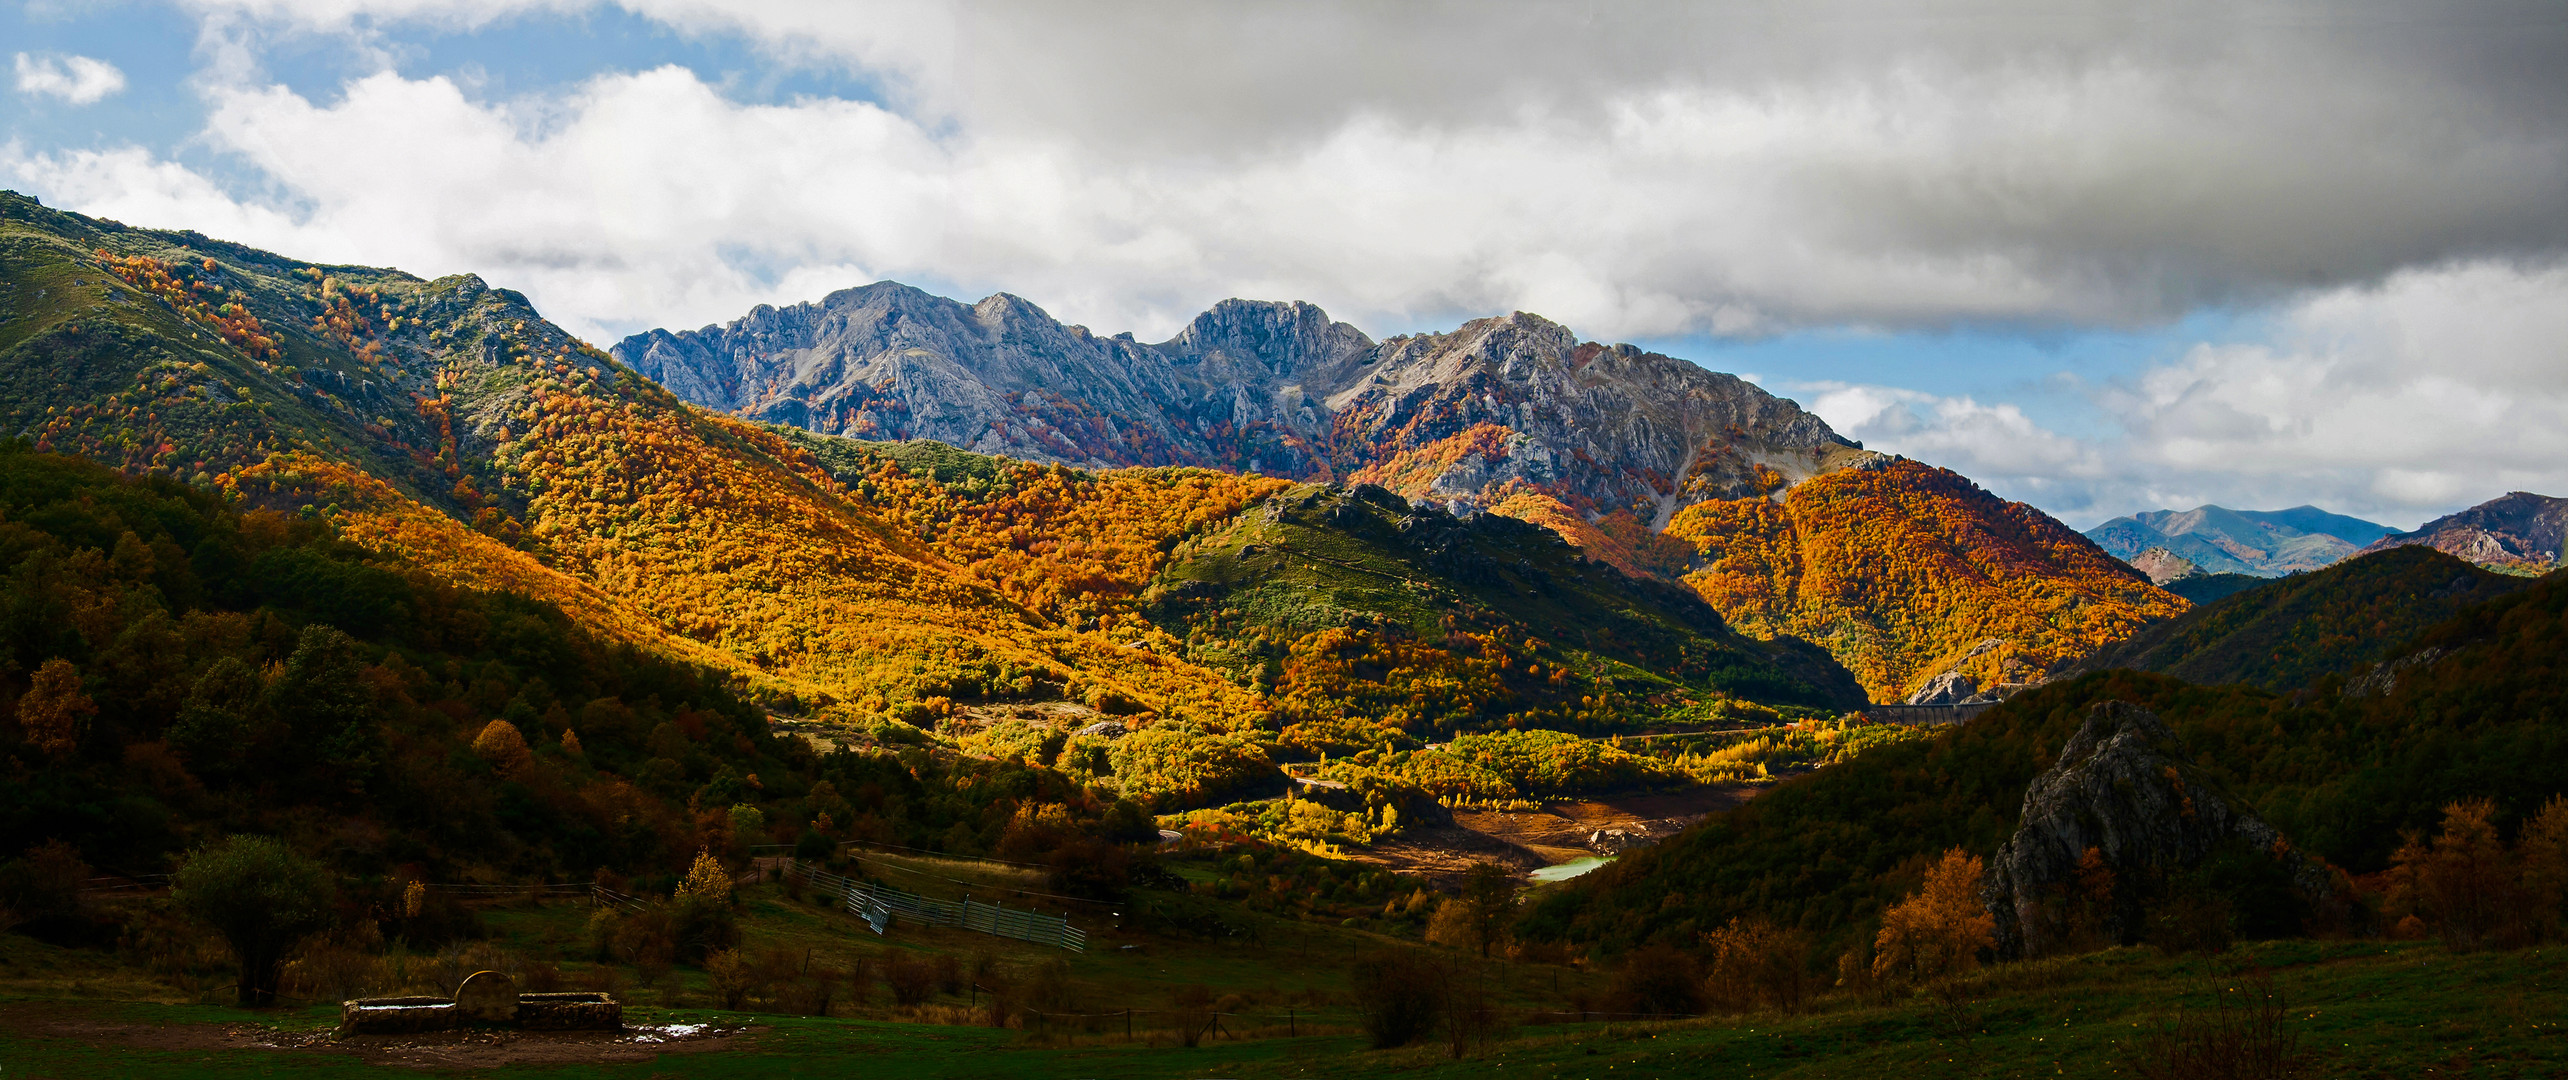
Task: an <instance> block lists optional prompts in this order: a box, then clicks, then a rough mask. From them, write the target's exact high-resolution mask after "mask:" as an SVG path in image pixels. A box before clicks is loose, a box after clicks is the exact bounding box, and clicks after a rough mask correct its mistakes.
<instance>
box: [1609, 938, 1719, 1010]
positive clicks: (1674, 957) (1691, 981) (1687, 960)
mask: <svg viewBox="0 0 2568 1080" xmlns="http://www.w3.org/2000/svg"><path fill="white" fill-rule="evenodd" d="M1605 1000H1606V1008H1607V1009H1608V1010H1609V1011H1612V1012H1627V1013H1650V1014H1656V1015H1673V1016H1694V1015H1698V1014H1700V1013H1701V1012H1702V1011H1703V969H1702V968H1701V967H1699V966H1697V965H1696V964H1695V962H1694V958H1693V957H1691V956H1688V955H1686V954H1685V953H1684V952H1683V951H1681V950H1678V949H1677V948H1675V947H1674V946H1670V945H1645V946H1642V947H1641V948H1638V949H1634V950H1632V953H1631V955H1629V956H1626V957H1624V958H1623V966H1622V968H1621V969H1620V970H1618V971H1616V972H1615V973H1614V982H1613V985H1612V987H1611V988H1609V989H1608V990H1607V991H1606V996H1605Z"/></svg>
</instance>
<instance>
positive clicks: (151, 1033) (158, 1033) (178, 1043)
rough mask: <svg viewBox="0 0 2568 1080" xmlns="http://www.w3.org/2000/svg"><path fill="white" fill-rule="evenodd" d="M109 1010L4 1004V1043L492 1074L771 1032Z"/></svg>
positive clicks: (734, 1041)
mask: <svg viewBox="0 0 2568 1080" xmlns="http://www.w3.org/2000/svg"><path fill="white" fill-rule="evenodd" d="M112 1009H113V1006H103V1007H98V1006H81V1005H74V1004H67V1003H27V1004H13V1005H0V1035H8V1036H27V1037H34V1038H52V1039H76V1040H79V1041H82V1042H88V1043H110V1044H114V1045H118V1046H131V1047H136V1048H139V1049H145V1050H272V1051H276V1052H279V1053H323V1054H347V1055H351V1056H354V1057H357V1058H361V1059H363V1060H364V1061H365V1062H366V1064H369V1065H397V1066H408V1067H411V1068H428V1069H487V1068H495V1067H498V1066H501V1065H582V1064H616V1063H630V1062H640V1061H649V1060H651V1059H653V1058H656V1057H659V1056H660V1055H662V1054H701V1053H709V1052H713V1051H717V1050H730V1049H734V1048H737V1047H741V1046H744V1045H746V1044H747V1043H748V1042H749V1041H750V1040H752V1039H753V1038H754V1037H755V1036H756V1035H757V1034H758V1033H759V1032H761V1031H764V1030H766V1029H765V1028H762V1027H743V1026H741V1025H737V1024H734V1025H730V1026H726V1027H716V1026H713V1025H709V1024H664V1025H635V1026H630V1027H627V1028H625V1029H624V1030H623V1031H551V1032H538V1031H442V1032H435V1033H432V1034H423V1035H358V1036H352V1037H349V1038H346V1039H339V1040H335V1041H334V1040H332V1039H331V1038H330V1033H329V1032H327V1031H286V1030H283V1029H280V1028H275V1027H270V1026H268V1025H265V1024H257V1023H210V1024H186V1023H176V1024H172V1023H161V1024H152V1023H140V1022H135V1021H127V1020H116V1019H111V1018H109V1017H108V1016H102V1015H101V1013H111V1015H112Z"/></svg>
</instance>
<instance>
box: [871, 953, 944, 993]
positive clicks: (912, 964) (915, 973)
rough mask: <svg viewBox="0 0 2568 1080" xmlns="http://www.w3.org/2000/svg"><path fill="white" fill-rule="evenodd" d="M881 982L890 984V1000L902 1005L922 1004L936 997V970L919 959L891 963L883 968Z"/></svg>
mask: <svg viewBox="0 0 2568 1080" xmlns="http://www.w3.org/2000/svg"><path fill="white" fill-rule="evenodd" d="M883 981H884V982H886V983H889V984H891V987H892V1000H893V1001H895V1002H897V1003H899V1004H902V1005H919V1004H924V1003H925V1002H926V1001H927V999H929V998H931V997H934V996H936V968H935V966H934V965H932V964H930V963H928V962H927V961H926V960H924V959H921V958H919V957H915V956H904V957H901V958H899V959H896V960H894V961H892V962H891V963H890V964H888V965H886V966H885V967H884V968H883Z"/></svg>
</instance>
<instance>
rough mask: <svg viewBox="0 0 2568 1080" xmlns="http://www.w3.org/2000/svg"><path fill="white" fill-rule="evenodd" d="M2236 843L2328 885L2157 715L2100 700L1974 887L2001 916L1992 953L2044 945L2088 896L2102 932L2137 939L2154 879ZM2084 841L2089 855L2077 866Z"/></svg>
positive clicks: (2328, 887) (2300, 877)
mask: <svg viewBox="0 0 2568 1080" xmlns="http://www.w3.org/2000/svg"><path fill="white" fill-rule="evenodd" d="M2233 847H2234V848H2243V849H2246V850H2251V851H2254V852H2260V853H2263V854H2264V855H2265V856H2267V857H2270V858H2273V859H2275V860H2278V861H2279V862H2281V863H2282V864H2283V868H2284V869H2285V871H2286V872H2287V873H2288V874H2289V876H2290V878H2291V880H2292V884H2293V887H2294V889H2296V890H2298V891H2299V892H2300V893H2302V894H2303V895H2304V896H2305V897H2308V898H2311V899H2320V898H2325V897H2328V896H2330V895H2331V894H2332V893H2333V892H2334V885H2333V879H2332V877H2331V875H2330V872H2329V871H2328V869H2327V867H2326V866H2325V865H2324V864H2323V863H2321V862H2319V861H2318V860H2316V859H2313V858H2309V857H2307V856H2304V855H2302V854H2301V853H2299V852H2298V851H2296V850H2294V849H2293V848H2292V846H2291V845H2290V843H2289V842H2287V841H2286V840H2284V838H2283V836H2282V834H2281V833H2279V832H2277V831H2275V829H2274V827H2273V826H2272V825H2269V824H2267V823H2266V822H2265V820H2264V819H2263V818H2260V817H2258V816H2256V812H2255V811H2254V810H2253V809H2250V808H2249V807H2248V806H2247V805H2246V804H2244V803H2241V802H2239V801H2237V800H2236V799H2234V798H2232V797H2230V796H2229V795H2227V794H2226V793H2224V792H2222V791H2221V790H2220V789H2219V787H2218V785H2216V784H2214V783H2212V782H2211V781H2210V780H2209V778H2207V777H2206V776H2204V775H2203V773H2202V770H2201V769H2200V768H2199V767H2198V766H2196V765H2195V764H2194V761H2193V759H2192V757H2190V756H2189V755H2188V754H2187V752H2186V749H2185V745H2184V741H2183V740H2182V739H2180V738H2178V737H2177V736H2176V733H2175V732H2173V731H2171V730H2169V729H2168V727H2167V725H2166V724H2165V723H2164V722H2163V721H2161V720H2159V719H2158V717H2157V714H2155V713H2152V712H2150V711H2149V710H2147V709H2143V708H2141V707H2139V706H2137V705H2133V704H2130V703H2128V702H2121V701H2107V702H2102V703H2099V704H2097V705H2096V706H2095V707H2094V708H2093V709H2092V710H2090V711H2089V712H2088V714H2087V718H2086V722H2085V723H2084V724H2082V725H2080V726H2079V728H2078V731H2077V734H2076V735H2074V736H2072V737H2070V739H2069V742H2068V745H2067V747H2066V748H2064V749H2062V750H2061V751H2060V759H2059V761H2058V762H2056V763H2054V764H2053V765H2052V766H2051V767H2050V768H2049V769H2046V770H2044V771H2043V772H2042V774H2041V775H2040V776H2037V777H2035V778H2034V780H2033V783H2032V785H2031V786H2029V787H2027V788H2026V789H2025V791H2024V814H2023V822H2022V824H2021V825H2020V826H2018V827H2017V829H2016V832H2015V836H2014V838H2013V839H2010V840H2008V841H2007V842H2006V844H2005V845H2004V846H2002V847H2000V848H1998V850H1997V855H1996V857H1995V858H1993V859H1991V860H1990V862H1989V870H1988V879H1987V882H1986V884H1985V886H1984V887H1983V889H1982V892H1981V897H1982V899H1984V900H1985V901H1986V902H1987V903H1988V908H1989V911H1990V913H1992V914H1993V915H1995V916H1996V917H1997V941H1998V946H1997V951H1998V953H1999V955H2000V956H2003V957H2007V958H2016V957H2021V956H2025V955H2039V954H2041V953H2043V952H2046V951H2049V950H2050V949H2051V948H2053V947H2055V946H2056V945H2057V944H2059V942H2060V941H2061V939H2062V938H2063V937H2064V936H2065V935H2066V934H2067V933H2069V931H2070V927H2069V924H2070V923H2071V922H2073V921H2074V920H2073V918H2072V917H2071V910H2070V909H2071V908H2073V907H2075V906H2076V905H2078V904H2080V903H2082V902H2083V903H2093V904H2095V905H2096V909H2097V916H2098V922H2099V923H2100V925H2099V926H2097V927H2096V929H2098V930H2100V931H2101V932H2102V934H2103V936H2105V937H2106V938H2108V939H2113V940H2120V941H2124V942H2129V941H2132V940H2135V939H2136V938H2137V936H2138V932H2139V918H2140V916H2141V909H2142V907H2143V905H2144V904H2145V903H2146V902H2147V900H2148V899H2149V895H2148V890H2149V888H2150V886H2151V884H2152V883H2156V882H2164V881H2166V880H2168V879H2170V878H2171V877H2174V876H2176V875H2178V874H2180V873H2182V872H2183V871H2186V870H2189V869H2192V868H2194V867H2196V866H2198V865H2200V864H2201V863H2202V862H2203V861H2204V860H2206V859H2208V858H2210V857H2212V856H2213V854H2214V853H2215V852H2218V851H2220V850H2222V849H2224V848H2233ZM2089 849H2093V850H2094V851H2095V852H2096V857H2095V858H2094V859H2092V860H2089V861H2088V864H2087V865H2086V866H2085V867H2083V868H2082V867H2081V865H2080V864H2081V860H2084V859H2087V858H2088V857H2087V852H2088V850H2089ZM2099 870H2101V871H2103V873H2098V871H2099ZM2099 889H2101V890H2103V891H2105V892H2106V893H2107V895H2101V896H2099V895H2094V893H2095V892H2096V891H2098V890H2099Z"/></svg>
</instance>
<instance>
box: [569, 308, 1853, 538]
mask: <svg viewBox="0 0 2568 1080" xmlns="http://www.w3.org/2000/svg"><path fill="white" fill-rule="evenodd" d="M614 352H615V355H616V356H617V358H618V359H621V360H623V361H624V362H625V363H627V364H630V365H632V366H633V367H634V368H635V369H636V370H638V371H640V372H641V373H643V374H644V375H647V376H649V377H651V378H653V379H655V380H658V381H659V382H660V383H661V385H663V386H666V387H667V388H669V389H670V390H671V391H672V392H674V393H676V394H677V395H678V396H680V397H682V398H685V399H687V400H689V401H692V402H694V403H696V404H699V405H703V406H706V407H708V408H712V409H718V410H721V411H724V412H730V413H735V414H738V415H741V416H746V417H751V418H754V419H759V420H766V421H771V422H775V423H783V424H791V425H794V426H797V427H803V428H808V429H810V430H813V431H818V432H822V433H824V434H833V435H850V436H857V437H862V438H869V439H935V440H938V441H941V442H946V443H950V444H953V445H955V446H960V447H963V448H966V449H970V450H975V451H979V452H983V453H992V454H1003V455H1006V456H1010V457H1018V458H1026V459H1031V460H1038V461H1059V462H1064V463H1068V464H1074V465H1083V466H1123V465H1201V466H1208V467H1215V468H1222V469H1230V470H1245V471H1254V472H1262V473H1266V474H1269V475H1274V476H1284V477H1290V478H1295V479H1312V480H1345V479H1354V480H1360V481H1372V482H1377V483H1380V484H1382V485H1384V486H1385V487H1388V488H1390V489H1392V490H1394V491H1397V492H1399V493H1400V494H1402V495H1404V496H1408V497H1410V498H1413V499H1416V498H1427V499H1434V500H1436V501H1438V502H1442V503H1445V504H1447V505H1449V506H1454V507H1456V508H1457V509H1462V508H1466V507H1480V506H1485V505H1488V504H1490V503H1493V502H1496V501H1499V500H1500V499H1503V498H1505V497H1506V495H1505V493H1511V492H1515V491H1520V490H1526V489H1531V490H1534V491H1539V492H1542V493H1544V494H1549V495H1552V496H1554V497H1556V498H1558V499H1559V500H1560V501H1561V502H1562V503H1564V504H1566V505H1568V506H1570V507H1572V508H1574V509H1576V510H1577V511H1579V512H1581V513H1582V514H1586V515H1589V516H1591V517H1595V516H1602V515H1604V514H1608V513H1613V512H1616V511H1627V512H1629V513H1631V514H1632V515H1633V516H1634V517H1636V518H1637V519H1639V520H1640V521H1641V522H1643V523H1646V524H1648V525H1650V526H1652V527H1664V526H1665V525H1666V523H1667V520H1668V518H1669V516H1670V515H1672V514H1674V513H1675V512H1676V511H1677V510H1681V509H1683V508H1684V507H1686V506H1689V505H1692V504H1694V503H1696V502H1701V501H1703V500H1706V499H1715V498H1740V497H1747V496H1754V495H1761V494H1765V493H1767V492H1768V491H1771V490H1773V488H1774V487H1775V486H1776V485H1778V484H1783V483H1789V482H1792V481H1796V480H1799V479H1802V478H1805V477H1807V476H1810V475H1813V474H1815V473H1818V472H1821V471H1824V470H1826V469H1828V468H1832V467H1835V466H1839V465H1843V464H1846V463H1849V462H1852V461H1857V460H1861V459H1863V458H1864V457H1866V456H1867V455H1865V454H1864V452H1863V451H1862V450H1861V448H1860V447H1859V446H1857V445H1856V444H1855V443H1853V442H1850V441H1848V440H1846V439H1844V438H1841V437H1839V436H1838V435H1837V433H1836V432H1834V431H1832V430H1830V429H1829V427H1828V425H1827V424H1826V423H1825V422H1823V421H1821V420H1820V419H1819V418H1818V417H1817V416H1815V415H1813V414H1811V413H1809V412H1806V411H1804V410H1803V409H1802V408H1801V407H1800V406H1798V405H1796V404H1794V403H1792V402H1791V401H1788V400H1785V399H1783V398H1778V397H1775V396H1774V395H1772V394H1768V393H1766V392H1765V391H1763V390H1761V389H1758V388H1757V387H1756V386H1754V385H1752V384H1750V383H1747V382H1745V381H1743V380H1741V379H1738V378H1737V377H1735V376H1730V375H1722V374H1717V373H1714V372H1710V371H1706V370H1704V369H1703V368H1701V367H1698V366H1695V365H1694V364H1691V363H1688V362H1685V361H1682V360H1677V359H1674V358H1672V357H1667V356H1662V355H1660V354H1657V353H1652V352H1646V351H1643V350H1640V349H1637V348H1634V347H1632V346H1629V345H1610V346H1609V345H1600V344H1597V343H1594V342H1582V341H1580V340H1578V338H1577V336H1576V335H1574V334H1571V333H1570V332H1569V331H1568V330H1567V329H1566V328H1563V327H1561V326H1560V325H1559V324H1556V323H1553V322H1551V321H1549V320H1546V319H1543V318H1542V317H1540V316H1536V315H1529V314H1525V313H1522V312H1518V313H1516V314H1512V315H1507V316H1501V317H1496V318H1488V319H1480V320H1476V321H1474V322H1471V323H1469V324H1466V325H1464V326H1463V327H1461V328H1460V329H1458V330H1455V331H1453V332H1451V333H1445V334H1421V335H1414V336H1404V337H1397V338H1393V339H1391V340H1388V341H1383V342H1375V341H1373V340H1372V339H1371V338H1369V337H1367V336H1366V335H1365V334H1364V333H1363V332H1361V331H1359V330H1357V329H1356V328H1354V327H1352V326H1349V325H1347V324H1345V323H1341V322H1334V321H1331V320H1330V319H1329V317H1328V314H1327V313H1326V312H1323V311H1321V310H1320V309H1319V308H1317V307H1313V306H1312V305H1310V304H1305V303H1266V302H1252V301H1246V300H1225V301H1223V302H1221V303H1220V304H1217V305H1215V306H1214V307H1213V309H1212V310H1210V311H1207V312H1205V313H1203V314H1202V315H1200V316H1197V317H1196V319H1195V320H1194V321H1193V322H1192V323H1190V324H1189V325H1188V326H1187V327H1186V328H1185V329H1184V330H1182V331H1180V332H1179V333H1178V334H1177V336H1175V337H1173V338H1171V339H1169V340H1168V341H1165V342H1161V343H1158V344H1147V343H1143V342H1140V341H1136V340H1135V339H1134V338H1133V337H1132V336H1131V335H1129V334H1119V335H1115V336H1113V337H1101V336H1098V335H1096V334H1094V333H1091V332H1090V331H1089V330H1088V329H1087V328H1085V327H1079V326H1065V325H1063V324H1061V323H1060V322H1058V321H1056V320H1054V319H1053V318H1052V317H1051V316H1049V315H1047V314H1045V313H1044V312H1043V311H1042V309H1040V308H1037V307H1035V306H1034V305H1033V304H1031V303H1028V302H1026V301H1025V300H1023V299H1021V298H1018V297H1014V296H1009V295H1007V294H1004V293H1002V294H999V295H996V296H992V297H990V298H988V299H986V300H983V301H981V302H980V303H978V304H969V305H967V304H963V303H959V302H956V301H952V300H947V299H944V298H942V297H938V296H933V295H930V294H928V293H925V292H922V291H920V290H917V289H913V288H910V287H909V286H906V285H901V284H898V283H896V282H880V283H877V284H873V285H868V286H865V287H863V288H857V289H847V290H843V291H841V292H837V293H832V294H830V295H829V296H828V297H826V298H824V299H822V300H821V301H819V302H817V303H809V304H798V305H795V306H793V307H788V308H774V307H763V306H762V307H760V308H758V309H756V310H754V311H752V312H750V313H749V314H748V315H747V316H745V317H743V318H741V319H739V320H738V321H735V322H732V323H730V324H727V325H723V326H708V327H704V328H703V329H700V330H693V331H683V332H671V331H667V330H653V331H651V332H649V333H646V334H639V335H636V336H634V337H631V338H627V339H625V340H624V341H623V342H622V343H620V344H618V345H617V346H616V347H615V349H614Z"/></svg>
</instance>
